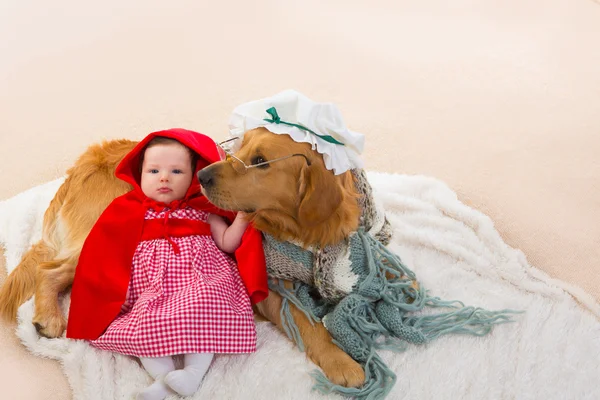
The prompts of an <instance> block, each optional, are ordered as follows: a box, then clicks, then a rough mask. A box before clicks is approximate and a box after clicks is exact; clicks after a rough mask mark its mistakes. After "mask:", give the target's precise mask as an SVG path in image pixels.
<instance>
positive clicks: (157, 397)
mask: <svg viewBox="0 0 600 400" xmlns="http://www.w3.org/2000/svg"><path fill="white" fill-rule="evenodd" d="M171 394H174V392H173V391H172V390H171V388H169V387H168V386H167V385H165V383H164V382H163V381H162V379H161V380H156V381H155V382H154V383H153V384H152V385H150V386H148V387H147V388H146V389H144V390H142V391H140V392H139V393H138V395H137V397H136V399H137V400H163V399H164V398H165V397H167V396H169V395H171Z"/></svg>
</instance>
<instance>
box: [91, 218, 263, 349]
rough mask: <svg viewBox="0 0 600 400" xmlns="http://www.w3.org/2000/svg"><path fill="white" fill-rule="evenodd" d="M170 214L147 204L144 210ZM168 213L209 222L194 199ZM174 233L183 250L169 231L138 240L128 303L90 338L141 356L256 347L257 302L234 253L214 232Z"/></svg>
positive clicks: (97, 343)
mask: <svg viewBox="0 0 600 400" xmlns="http://www.w3.org/2000/svg"><path fill="white" fill-rule="evenodd" d="M164 216H165V212H164V211H161V212H156V211H154V210H153V209H149V210H148V211H147V212H146V216H145V218H146V219H154V218H161V219H164ZM169 218H187V219H195V220H201V221H203V222H206V219H207V218H208V213H206V212H204V211H198V210H194V209H192V208H189V207H188V208H184V209H179V210H174V211H172V212H171V214H170V216H169ZM171 239H172V240H173V241H174V242H175V243H177V245H178V246H179V251H180V253H179V254H175V252H174V250H173V247H172V245H171V244H170V243H169V242H168V241H167V240H166V239H164V238H161V239H153V240H146V241H143V242H140V244H139V245H138V246H137V248H136V250H135V254H134V256H133V265H132V269H131V279H130V282H129V291H128V294H127V300H126V302H125V304H124V305H123V307H122V309H121V310H122V311H121V313H120V314H119V316H118V317H117V318H116V319H115V320H114V321H113V322H112V323H111V325H110V326H109V327H108V328H107V330H106V331H105V332H104V334H102V336H100V337H99V338H98V339H96V340H94V341H91V344H92V345H93V346H95V347H97V348H100V349H103V350H110V351H114V352H117V353H122V354H128V355H132V356H136V357H163V356H169V355H175V354H186V353H251V352H254V351H256V329H255V326H254V317H253V314H252V306H251V304H250V299H249V297H248V292H247V291H246V288H245V287H244V284H243V283H242V280H241V278H240V275H239V273H238V270H237V266H236V264H235V262H234V261H233V259H232V258H231V257H230V256H229V255H227V254H226V253H224V252H223V251H221V250H220V249H219V248H218V247H217V245H216V243H215V242H214V240H213V238H212V236H200V235H193V236H184V237H172V238H171Z"/></svg>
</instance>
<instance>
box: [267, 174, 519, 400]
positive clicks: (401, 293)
mask: <svg viewBox="0 0 600 400" xmlns="http://www.w3.org/2000/svg"><path fill="white" fill-rule="evenodd" d="M352 172H353V174H354V176H355V181H356V186H357V189H358V191H359V193H360V194H361V195H362V196H361V199H360V206H361V209H362V217H361V221H360V227H359V229H358V231H357V232H354V233H353V234H352V235H350V237H349V238H348V240H347V241H344V242H343V243H339V244H337V245H335V246H327V247H325V248H319V249H304V248H302V247H300V246H298V245H296V244H294V243H290V242H280V241H277V240H275V239H274V238H273V237H271V236H269V235H265V238H264V239H265V240H264V248H265V255H266V259H267V269H268V272H269V287H270V289H271V290H273V291H275V292H278V293H279V294H280V295H281V296H282V297H283V302H282V307H281V320H282V323H283V326H284V329H285V331H286V333H287V335H288V336H289V337H290V338H291V339H292V340H294V341H295V342H296V343H297V345H298V347H299V348H300V349H301V350H302V351H303V350H304V346H303V343H302V339H301V337H300V333H299V331H298V327H297V326H296V323H295V322H294V318H293V317H292V314H291V312H290V309H289V306H290V303H292V304H294V305H295V306H296V307H297V308H298V309H300V310H301V311H303V312H304V313H305V314H306V316H307V317H308V318H309V320H310V321H311V322H323V324H324V325H325V327H326V328H327V330H328V331H329V333H330V334H331V336H332V338H333V339H334V343H336V344H337V345H338V346H339V347H340V348H341V349H342V350H344V351H345V352H346V353H348V354H349V355H350V356H351V357H352V358H354V359H355V360H357V361H358V362H360V363H361V364H362V365H363V367H364V370H365V376H366V381H365V384H364V385H363V386H362V387H361V388H346V387H343V386H339V385H335V384H333V383H332V382H330V381H329V380H328V379H327V378H326V377H325V376H324V375H323V374H322V373H321V372H319V371H315V372H314V373H313V376H314V377H315V378H316V381H317V384H316V386H315V388H316V389H318V390H319V391H321V392H322V393H331V392H336V393H339V394H342V395H345V396H351V397H354V398H356V399H361V400H362V399H365V400H374V399H382V398H384V397H385V396H386V395H387V394H388V393H389V391H390V390H391V389H392V387H393V385H394V383H395V381H396V375H395V374H394V372H393V371H391V370H390V369H389V368H388V367H387V366H386V365H385V363H384V362H383V360H382V359H381V358H380V356H379V355H378V354H377V350H378V349H384V348H385V349H393V350H396V351H402V350H404V349H405V348H406V347H407V344H408V343H415V344H424V343H427V342H429V341H431V340H433V339H435V338H437V337H438V336H440V335H444V334H446V333H466V334H471V335H476V336H483V335H485V334H487V333H488V332H490V330H491V328H492V325H494V324H498V323H502V322H508V321H510V320H511V319H510V315H511V314H513V313H514V311H511V310H501V311H486V310H483V309H481V308H475V307H465V305H464V304H462V303H461V302H458V301H442V300H441V299H439V298H437V297H432V296H430V295H429V293H428V292H427V291H426V290H425V289H424V288H423V287H422V285H415V282H416V277H415V274H414V273H413V272H412V271H411V270H410V269H408V268H407V267H406V266H405V265H404V264H403V263H402V262H401V260H400V258H399V257H398V256H397V255H395V254H394V253H392V252H390V251H389V250H388V249H387V248H386V247H385V245H386V244H387V243H388V242H389V239H390V237H391V229H390V225H389V223H388V222H387V220H386V219H385V216H384V214H383V212H382V211H381V210H377V208H376V207H375V205H374V202H373V197H372V193H371V187H370V185H369V183H368V181H367V179H366V175H365V174H364V171H362V170H355V171H352ZM277 278H282V279H286V280H288V281H292V282H293V288H292V289H287V288H285V287H284V286H283V283H282V281H280V280H279V279H277ZM440 307H443V308H445V309H446V310H445V311H443V312H440V313H437V314H432V313H431V312H428V313H420V312H419V311H421V310H423V309H424V308H440Z"/></svg>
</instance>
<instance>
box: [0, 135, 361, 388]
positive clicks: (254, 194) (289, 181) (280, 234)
mask: <svg viewBox="0 0 600 400" xmlns="http://www.w3.org/2000/svg"><path fill="white" fill-rule="evenodd" d="M136 144H137V142H133V141H129V140H115V141H110V142H104V143H102V144H100V145H94V146H90V148H89V149H88V150H87V151H86V152H85V153H84V154H83V155H82V156H81V157H80V158H79V159H78V160H77V161H76V163H75V165H74V166H73V167H72V168H71V169H70V170H69V171H68V172H67V174H68V178H67V179H66V180H65V182H64V183H63V184H62V186H61V187H60V188H59V190H58V192H57V193H56V195H55V197H54V199H53V200H52V202H51V203H50V206H49V207H48V209H47V210H46V213H45V215H44V223H43V234H42V235H43V236H42V240H41V241H39V242H38V243H36V244H35V245H34V246H33V247H32V248H31V249H30V250H29V251H28V252H27V253H26V254H25V255H24V256H23V259H22V260H21V263H20V264H19V265H18V266H17V268H16V269H15V270H14V271H13V272H12V273H11V274H10V275H9V276H8V278H7V280H6V283H5V284H4V286H3V287H2V288H1V289H0V314H1V315H2V316H3V317H5V318H6V319H9V320H14V319H15V318H16V313H17V309H18V307H19V306H20V305H21V304H22V303H23V302H24V301H26V300H27V299H28V298H30V297H31V296H32V295H34V294H35V314H34V318H33V321H32V322H33V324H34V325H35V327H36V329H37V330H38V332H39V333H40V334H41V335H43V336H46V337H50V338H52V337H58V336H60V335H62V333H63V332H64V330H65V326H66V321H65V319H64V317H63V315H62V312H61V310H60V307H59V303H58V296H59V294H60V293H61V292H63V291H65V290H66V289H67V288H68V287H69V286H70V285H71V283H72V281H73V277H74V273H75V267H76V266H77V262H78V258H79V254H80V251H81V247H82V246H83V242H84V241H85V238H86V237H87V235H88V233H89V231H90V230H91V228H92V226H93V225H94V223H95V222H96V220H97V219H98V217H99V216H100V214H101V213H102V211H103V210H104V209H105V208H106V207H107V206H108V204H109V203H110V202H111V201H112V200H113V199H114V198H115V197H117V196H120V195H122V194H124V193H126V192H127V191H129V190H131V187H130V186H129V185H128V184H126V183H124V182H122V181H120V180H118V179H117V178H115V176H114V171H115V168H116V166H117V165H118V163H119V162H120V161H121V159H122V158H123V157H124V156H125V155H126V154H127V153H128V152H129V151H130V150H131V149H132V148H133V147H134V146H135V145H136ZM292 154H295V155H297V156H293V157H290V158H287V159H285V160H281V161H277V162H273V163H271V164H267V165H262V166H258V167H256V168H242V169H240V165H234V163H233V162H232V160H231V159H229V160H225V161H221V162H218V163H215V164H212V165H210V166H208V167H206V168H205V169H203V170H202V171H201V172H200V173H199V174H198V175H199V179H200V180H201V183H202V185H203V191H204V193H205V195H206V196H207V197H208V198H209V199H210V200H211V201H212V202H213V203H215V204H216V205H217V206H219V207H221V208H224V209H229V210H235V211H245V212H247V213H248V215H249V218H251V219H252V221H253V222H254V224H255V226H256V228H257V229H259V230H261V231H263V232H266V233H268V234H270V235H272V236H273V237H275V238H277V239H280V240H293V241H295V242H299V243H302V244H303V245H305V246H310V245H316V246H324V245H328V244H333V243H336V242H339V241H341V240H344V239H345V238H347V237H348V235H349V234H350V232H352V231H354V230H356V228H357V226H358V222H359V215H360V209H359V206H358V202H357V194H356V189H355V186H354V181H353V178H352V175H351V174H350V172H346V173H344V174H342V175H338V176H336V175H334V174H333V173H332V172H331V171H328V170H327V169H326V168H325V165H324V162H323V159H322V157H321V155H319V154H318V153H317V152H316V151H313V150H312V149H311V147H310V145H309V144H307V143H296V142H294V141H293V140H292V139H291V138H290V137H289V136H287V135H276V134H273V133H271V132H269V131H267V130H266V129H264V128H258V129H255V130H253V131H250V132H248V133H246V135H245V136H244V139H243V143H242V144H241V147H240V149H239V150H238V151H237V152H236V154H235V155H236V157H237V158H238V159H239V160H241V161H242V162H243V163H244V164H246V165H247V166H251V165H253V164H258V163H260V162H263V161H268V160H274V159H276V158H280V157H286V156H288V155H292ZM234 162H238V163H239V161H234ZM240 172H241V173H240ZM281 303H282V298H281V296H280V295H279V294H277V293H275V292H270V293H269V296H268V297H267V299H266V300H264V301H262V302H260V303H259V304H258V305H257V306H256V307H255V311H256V312H257V313H259V314H260V315H261V316H263V317H264V318H266V319H267V320H269V321H271V322H272V323H274V324H275V325H276V326H278V327H279V329H280V330H282V331H283V326H282V321H281V319H280V309H281ZM291 312H292V315H293V316H294V319H295V322H296V324H297V325H298V328H299V331H300V335H301V337H302V340H303V342H304V346H305V349H306V353H307V356H308V357H309V358H310V359H311V360H312V361H313V362H314V363H315V364H317V365H318V366H319V367H321V369H322V370H323V372H324V373H325V375H326V376H327V377H328V378H329V379H330V380H331V381H332V382H333V383H336V384H339V385H343V386H347V387H358V386H361V385H362V384H363V382H364V379H365V375H364V371H363V369H362V367H361V366H360V365H359V364H358V363H357V362H356V361H354V360H353V359H352V358H351V357H350V356H349V355H347V354H346V353H345V352H343V351H342V350H341V349H340V348H339V347H338V346H336V345H335V344H334V343H333V341H332V338H331V336H330V334H329V332H328V331H327V330H326V329H325V327H324V326H323V325H322V324H321V323H315V324H314V325H313V324H312V323H311V322H310V321H309V320H308V319H307V317H306V316H305V315H304V313H303V312H301V311H300V310H298V309H297V308H295V307H294V306H293V305H292V306H291Z"/></svg>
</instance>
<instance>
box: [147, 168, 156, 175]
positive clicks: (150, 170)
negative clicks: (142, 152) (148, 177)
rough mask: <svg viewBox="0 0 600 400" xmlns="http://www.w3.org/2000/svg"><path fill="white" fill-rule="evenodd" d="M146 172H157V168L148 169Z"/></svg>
mask: <svg viewBox="0 0 600 400" xmlns="http://www.w3.org/2000/svg"><path fill="white" fill-rule="evenodd" d="M148 172H149V173H151V174H158V170H157V169H156V168H153V169H149V170H148Z"/></svg>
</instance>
